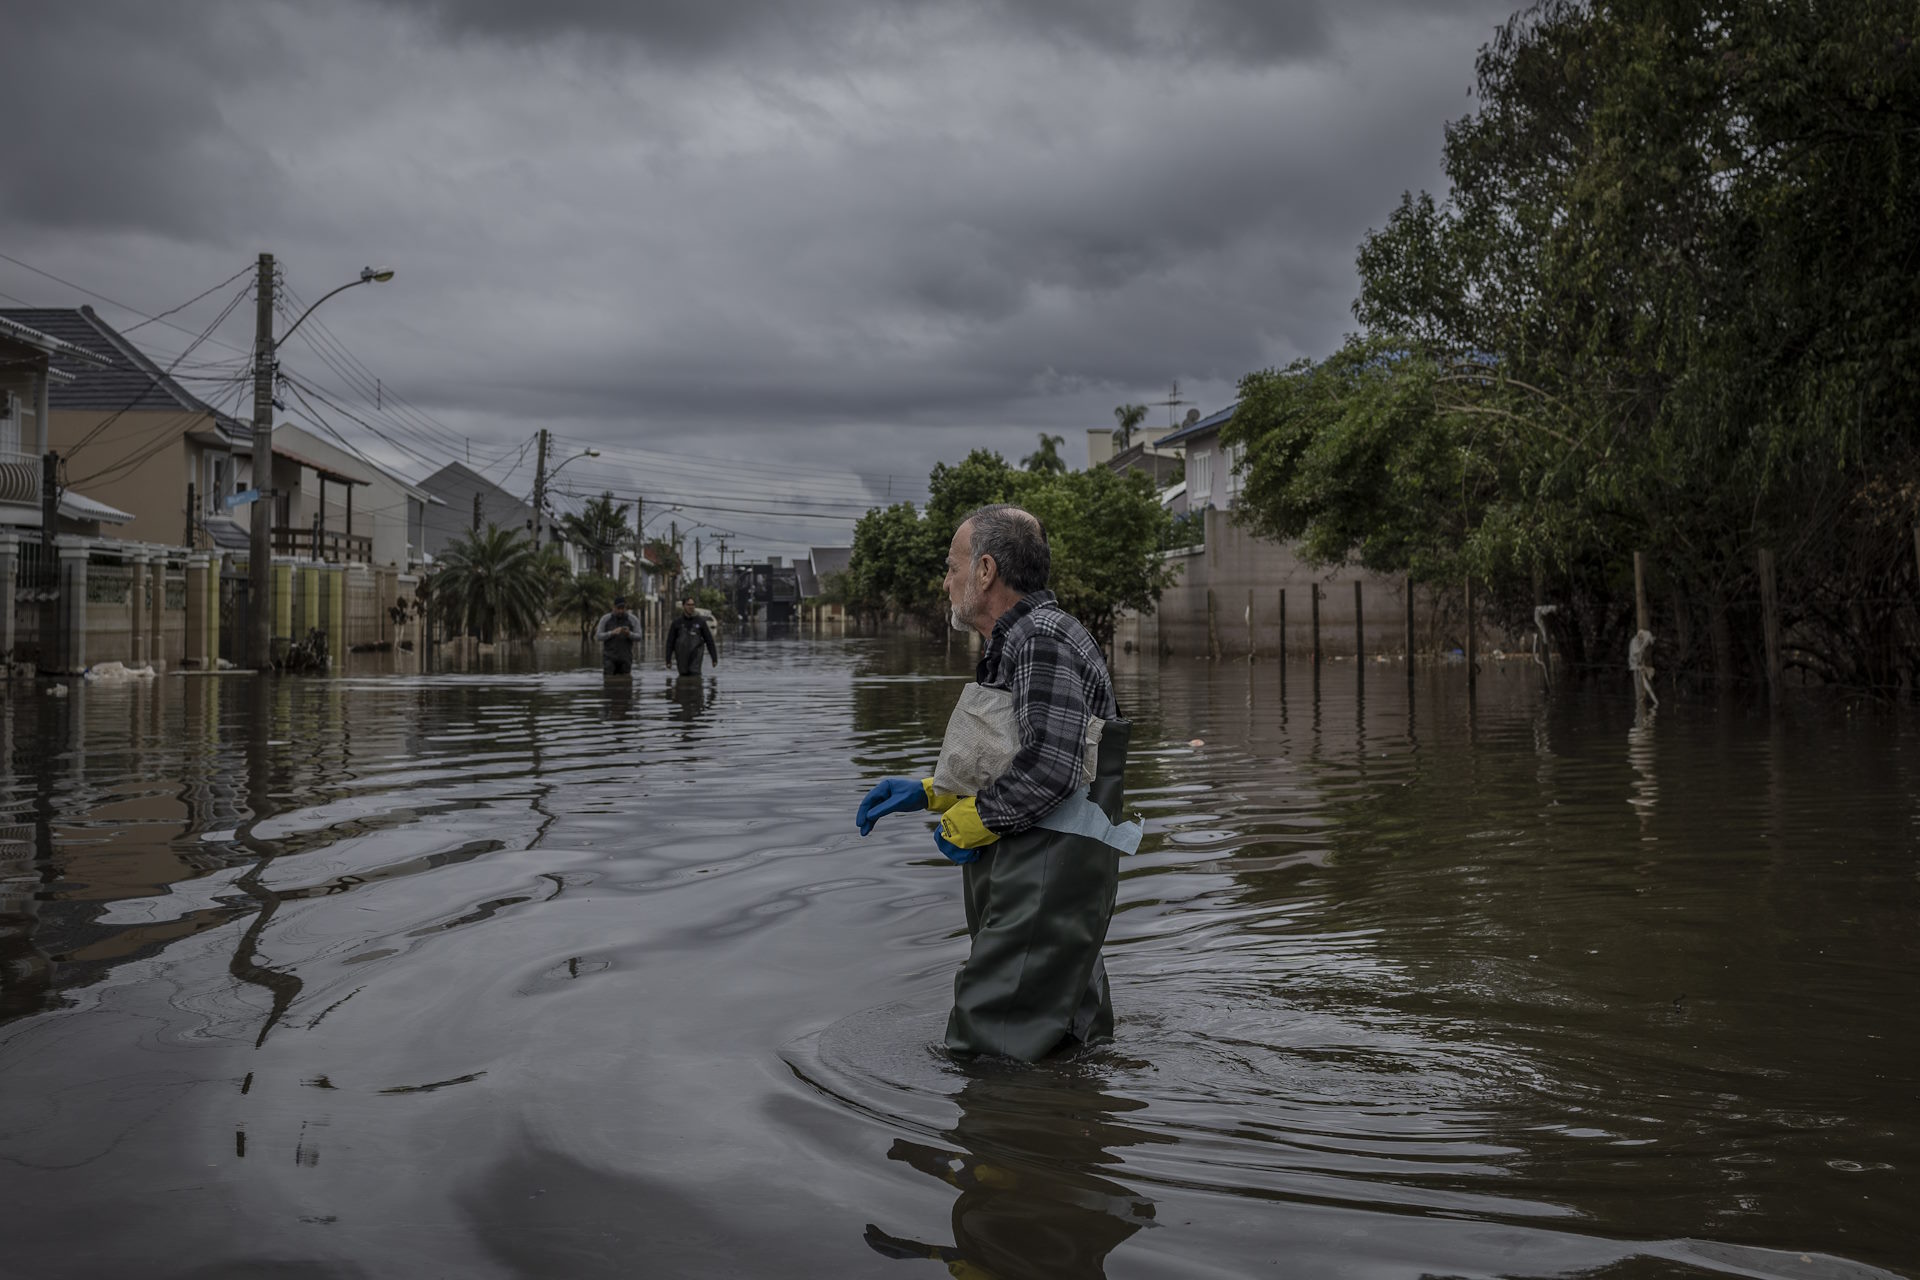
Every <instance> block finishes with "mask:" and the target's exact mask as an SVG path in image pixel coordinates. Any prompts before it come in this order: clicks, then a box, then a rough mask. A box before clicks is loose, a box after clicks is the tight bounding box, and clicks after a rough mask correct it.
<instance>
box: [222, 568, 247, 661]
mask: <svg viewBox="0 0 1920 1280" xmlns="http://www.w3.org/2000/svg"><path fill="white" fill-rule="evenodd" d="M249 598H250V589H249V583H248V581H247V575H246V574H245V573H244V572H242V571H240V570H235V569H223V570H221V573H220V656H221V657H222V658H224V659H225V660H226V661H228V662H231V663H232V664H233V665H234V666H236V667H251V666H252V665H253V663H252V661H251V660H250V657H249V655H248V653H247V649H248V637H250V636H251V635H252V634H253V631H252V628H251V627H250V626H249V625H248V622H249V619H250V617H251V610H250V609H249V608H248V604H249Z"/></svg>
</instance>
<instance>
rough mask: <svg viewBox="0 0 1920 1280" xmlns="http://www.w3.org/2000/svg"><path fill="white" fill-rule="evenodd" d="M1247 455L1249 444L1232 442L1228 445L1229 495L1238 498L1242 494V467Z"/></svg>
mask: <svg viewBox="0 0 1920 1280" xmlns="http://www.w3.org/2000/svg"><path fill="white" fill-rule="evenodd" d="M1246 456H1247V446H1245V445H1243V444H1230V445H1228V446H1227V495H1228V496H1229V497H1234V498H1237V497H1239V496H1240V481H1241V479H1242V477H1241V475H1240V467H1241V465H1242V464H1243V463H1244V462H1245V460H1246Z"/></svg>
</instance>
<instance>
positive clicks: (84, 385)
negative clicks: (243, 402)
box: [0, 307, 234, 431]
mask: <svg viewBox="0 0 1920 1280" xmlns="http://www.w3.org/2000/svg"><path fill="white" fill-rule="evenodd" d="M0 319H4V320H10V321H13V322H14V323H15V324H18V325H24V326H26V327H28V328H30V329H34V330H37V331H39V332H40V333H42V334H44V335H46V336H48V337H51V338H55V339H57V340H59V341H60V342H62V343H65V344H66V345H67V346H69V347H71V348H74V349H75V350H76V351H78V352H81V353H84V354H89V355H93V356H95V357H96V358H97V359H98V361H99V363H97V364H96V363H92V362H84V363H79V364H77V365H76V367H75V368H73V369H72V370H70V371H69V372H71V373H73V375H74V377H73V379H72V381H70V382H62V383H60V384H58V385H55V386H53V387H51V388H49V390H48V393H47V399H48V405H49V407H50V408H54V409H75V410H80V411H83V412H85V411H96V412H104V413H135V412H142V411H146V412H154V411H158V412H163V413H187V414H202V413H203V414H206V415H208V416H209V417H212V418H214V420H215V421H216V422H219V423H220V425H221V427H222V429H224V430H228V431H231V427H229V426H228V424H229V423H232V422H233V421H234V420H233V419H232V418H229V417H228V416H227V415H226V414H221V413H216V412H215V410H214V409H213V408H212V406H210V405H208V404H207V403H206V402H205V401H203V400H201V399H200V398H199V397H198V396H196V395H194V394H193V393H192V392H190V391H188V390H187V389H186V388H185V387H183V386H181V385H180V384H179V383H178V382H176V381H175V380H174V379H173V378H172V377H170V376H169V375H168V374H167V372H166V370H164V369H162V368H161V367H160V366H159V365H157V364H155V363H154V362H153V361H152V360H150V359H149V358H148V357H147V355H146V353H144V352H143V351H141V350H140V349H139V348H138V347H136V346H135V345H134V344H133V343H132V342H130V341H128V340H127V338H126V337H125V336H123V335H122V334H120V333H119V332H118V331H117V330H115V329H114V328H113V326H112V325H109V324H108V323H107V322H106V321H104V320H102V319H101V318H100V317H99V316H98V315H96V314H94V310H93V308H92V307H78V308H74V307H12V308H8V309H6V310H4V311H0Z"/></svg>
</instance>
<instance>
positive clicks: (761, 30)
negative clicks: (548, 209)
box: [374, 0, 1484, 63]
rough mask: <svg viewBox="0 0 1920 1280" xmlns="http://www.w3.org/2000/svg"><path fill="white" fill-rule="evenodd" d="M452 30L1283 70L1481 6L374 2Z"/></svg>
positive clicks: (1383, 1)
mask: <svg viewBox="0 0 1920 1280" xmlns="http://www.w3.org/2000/svg"><path fill="white" fill-rule="evenodd" d="M374 2H375V3H380V4H386V5H391V6H392V7H395V8H398V9H405V10H411V11H414V12H418V13H424V14H426V15H428V16H430V17H431V18H432V19H433V20H435V21H436V22H438V23H440V24H441V25H442V26H444V27H445V28H446V29H448V30H452V31H460V32H473V33H477V34H481V35H491V36H501V37H507V38H513V39H525V38H540V37H545V36H551V35H553V34H556V33H559V32H571V33H584V34H588V35H592V36H618V37H623V38H626V39H629V40H631V41H633V42H635V43H636V44H638V45H640V46H642V47H644V48H646V49H647V50H649V51H651V52H653V53H654V54H656V55H659V56H661V57H681V58H712V57H718V56H731V55H734V54H737V53H742V52H747V53H754V54H765V53H767V52H769V51H772V50H779V49H784V50H786V51H787V52H789V53H792V52H795V51H799V50H806V51H809V52H810V53H812V54H816V55H817V54H819V53H820V52H822V51H825V50H829V49H839V50H842V51H843V52H846V53H849V54H852V55H854V56H857V52H858V50H859V49H861V48H862V47H863V46H868V45H870V43H871V42H875V41H881V42H884V41H887V40H889V39H897V38H898V37H899V35H900V34H901V32H902V31H903V29H905V30H918V31H920V32H923V33H933V32H938V31H940V30H942V29H948V30H950V29H952V27H953V26H955V25H958V26H961V27H968V26H978V27H984V28H990V29H995V30H1000V31H1006V32H1014V33H1020V34H1024V35H1026V36H1028V37H1031V38H1036V39H1041V40H1049V41H1055V42H1059V43H1062V44H1071V45H1079V46H1082V47H1085V48H1088V49H1095V50H1101V51H1104V52H1108V53H1112V54H1117V55H1122V56H1128V57H1132V56H1139V55H1159V56H1175V57H1180V58H1195V59H1225V60H1228V61H1231V62H1238V63H1249V62H1252V63H1260V62H1277V61H1287V60H1291V59H1295V58H1301V57H1307V56H1310V55H1312V54H1315V53H1318V52H1321V51H1322V50H1324V49H1325V48H1326V46H1327V43H1328V39H1329V32H1330V29H1331V27H1332V26H1333V25H1334V23H1335V22H1336V20H1338V21H1348V22H1353V21H1372V20H1390V19H1392V18H1393V17H1394V16H1396V15H1406V14H1421V15H1433V14H1436V13H1445V12H1447V11H1449V10H1456V11H1460V12H1466V13H1478V12H1481V11H1483V10H1484V6H1476V5H1472V4H1468V3H1461V2H1459V0H732V2H731V3H726V4H716V3H711V0H648V2H647V3H641V4H635V3H629V2H628V0H546V3H543V4H538V5H532V4H525V3H522V2H521V0H374Z"/></svg>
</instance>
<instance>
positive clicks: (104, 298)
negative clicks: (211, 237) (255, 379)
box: [0, 253, 252, 355]
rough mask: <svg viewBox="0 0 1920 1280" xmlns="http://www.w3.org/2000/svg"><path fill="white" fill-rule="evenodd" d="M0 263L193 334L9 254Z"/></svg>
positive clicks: (215, 342)
mask: <svg viewBox="0 0 1920 1280" xmlns="http://www.w3.org/2000/svg"><path fill="white" fill-rule="evenodd" d="M0 262H11V263H12V264H13V265H14V266H16V267H20V268H23V269H25V270H27V271H31V272H33V274H35V275H37V276H45V277H46V278H47V279H49V280H51V281H53V282H54V283H55V284H63V285H65V286H67V288H69V289H74V290H78V291H79V292H81V293H84V294H86V295H87V296H88V297H89V298H98V299H99V300H100V301H102V302H104V303H106V304H107V305H109V306H114V307H118V308H120V309H121V310H122V311H131V312H132V313H133V314H134V315H136V316H140V317H142V318H144V319H147V320H158V321H159V322H160V323H161V324H163V325H165V326H166V327H167V328H169V329H179V330H180V332H181V333H184V334H187V335H189V336H192V334H193V330H191V329H187V328H183V327H182V326H180V325H177V324H175V323H173V321H171V320H161V319H160V317H158V316H150V315H147V313H146V312H144V311H142V310H141V309H140V308H138V307H130V306H128V305H127V304H126V303H124V302H121V301H120V300H119V299H118V298H109V297H108V296H107V295H106V294H104V293H95V292H94V291H93V290H92V289H89V288H87V287H86V286H85V285H80V284H75V283H74V282H73V281H71V280H67V279H64V278H62V277H60V276H57V275H55V274H53V272H51V271H42V270H41V269H40V268H39V267H36V266H34V265H33V264H32V263H30V262H22V261H20V259H18V258H16V257H14V256H13V255H11V254H7V253H0ZM247 270H252V268H251V267H249V268H248V269H247ZM242 274H245V272H242ZM235 278H236V279H237V278H238V277H235ZM219 287H220V286H219V285H215V286H214V288H215V289H218V288H219ZM15 300H16V301H18V299H15ZM27 305H32V304H30V303H29V304H27ZM206 341H211V342H212V343H213V345H214V346H216V347H225V348H227V350H229V351H238V352H239V353H240V354H241V355H248V354H250V353H249V352H248V351H247V350H246V349H245V348H244V347H236V346H234V345H233V344H232V343H231V342H222V341H220V339H218V338H212V339H206Z"/></svg>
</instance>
